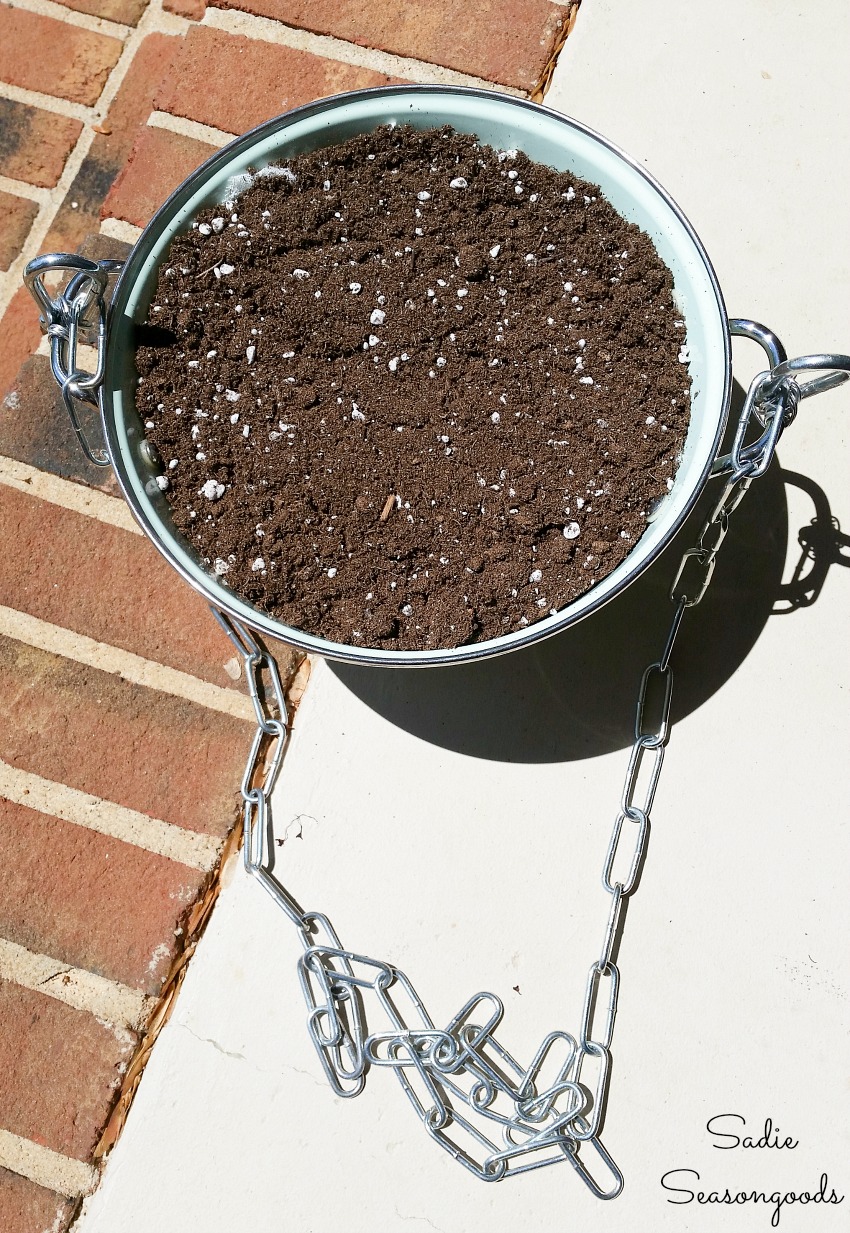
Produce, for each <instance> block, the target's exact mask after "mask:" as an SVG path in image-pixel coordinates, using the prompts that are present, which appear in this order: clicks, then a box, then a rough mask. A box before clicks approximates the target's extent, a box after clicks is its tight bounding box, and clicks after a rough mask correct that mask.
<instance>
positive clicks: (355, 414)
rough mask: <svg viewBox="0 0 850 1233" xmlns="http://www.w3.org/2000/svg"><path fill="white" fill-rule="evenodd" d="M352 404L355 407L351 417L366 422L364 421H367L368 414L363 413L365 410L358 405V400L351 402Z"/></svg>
mask: <svg viewBox="0 0 850 1233" xmlns="http://www.w3.org/2000/svg"><path fill="white" fill-rule="evenodd" d="M351 406H352V407H353V410H352V412H351V418H352V419H353V420H361V421H362V422H364V423H365V421H366V416H365V415H364V414H363V412H362V411H361V410H360V408H359V407H358V405H357V403H356V402H353V403H352V404H351Z"/></svg>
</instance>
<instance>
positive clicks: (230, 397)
mask: <svg viewBox="0 0 850 1233" xmlns="http://www.w3.org/2000/svg"><path fill="white" fill-rule="evenodd" d="M224 397H225V398H226V399H227V401H228V402H238V401H239V399H240V398H241V397H242V395H241V394H237V392H236V390H225V391H224Z"/></svg>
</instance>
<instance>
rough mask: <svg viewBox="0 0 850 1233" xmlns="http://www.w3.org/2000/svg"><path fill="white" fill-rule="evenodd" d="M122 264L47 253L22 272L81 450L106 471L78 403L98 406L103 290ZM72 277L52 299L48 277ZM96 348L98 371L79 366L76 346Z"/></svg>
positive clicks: (103, 457) (103, 335)
mask: <svg viewBox="0 0 850 1233" xmlns="http://www.w3.org/2000/svg"><path fill="white" fill-rule="evenodd" d="M123 265H124V263H123V261H89V259H88V258H87V257H79V256H77V255H76V254H75V253H45V254H44V255H43V256H41V257H36V258H35V260H34V261H30V263H29V264H28V265H27V267H26V269H25V270H24V285H25V286H26V288H27V290H28V291H29V292H30V294H31V295H32V297H33V299H34V300H35V302H36V304H38V306H39V308H40V309H41V313H42V315H41V317H40V325H41V329H42V332H43V333H45V334H46V335H47V337H48V338H49V339H50V366H51V368H52V370H53V376H54V379H55V381H56V384H57V385H58V386H59V389H60V390H61V392H62V401H63V402H64V404H65V410H66V411H67V412H68V418H69V419H70V421H71V427H72V428H73V429H74V432H75V434H76V437H77V440H78V442H79V444H80V448H81V449H82V451H83V453H84V454H85V456H86V458H87V459H88V460H89V462H91V463H94V465H95V466H96V467H108V466H109V463H110V459H109V454H108V453H107V452H106V450H102V449H94V448H93V447H92V446H91V445H90V444H89V442H88V440H87V439H86V434H85V432H84V431H83V427H82V425H81V424H80V421H79V417H78V415H77V404H78V403H87V404H88V405H90V406H93V407H96V406H98V393H99V391H100V387H101V384H102V382H103V376H104V372H105V370H106V334H107V315H108V308H107V304H106V299H105V292H106V287H107V283H108V281H109V277H110V275H113V274H117V273H119V272H120V270H121V269H122V268H123ZM66 273H70V275H71V277H70V279H69V280H68V282H67V283H66V284H65V286H64V287H62V288H61V289H60V290H59V291H58V292H57V294H56V295H55V296H54V297H53V298H51V296H50V292H49V291H48V290H47V287H46V286H45V282H44V280H45V277H47V276H49V275H56V274H66ZM81 344H83V345H87V346H93V347H95V348H96V350H97V360H96V363H95V371H94V372H86V371H85V370H84V369H83V368H81V367H80V366H79V359H78V356H77V347H78V346H80V345H81Z"/></svg>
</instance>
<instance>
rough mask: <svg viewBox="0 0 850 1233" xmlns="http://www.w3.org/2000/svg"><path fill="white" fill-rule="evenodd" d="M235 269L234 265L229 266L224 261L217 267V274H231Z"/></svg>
mask: <svg viewBox="0 0 850 1233" xmlns="http://www.w3.org/2000/svg"><path fill="white" fill-rule="evenodd" d="M235 269H236V266H235V265H229V264H228V263H227V262H226V261H222V263H221V265H220V266H219V267H218V272H219V274H232V273H233V271H234V270H235Z"/></svg>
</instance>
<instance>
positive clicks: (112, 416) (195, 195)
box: [25, 86, 840, 666]
mask: <svg viewBox="0 0 850 1233" xmlns="http://www.w3.org/2000/svg"><path fill="white" fill-rule="evenodd" d="M391 122H395V123H398V124H412V125H413V126H414V127H416V128H433V127H437V126H440V125H445V124H448V125H451V126H452V127H453V128H455V129H457V130H459V131H461V132H465V133H473V134H475V135H476V136H477V137H478V139H479V140H480V141H481V142H482V143H484V144H487V145H491V146H494V147H496V148H497V149H502V150H504V149H511V148H518V149H520V150H523V151H524V152H525V153H526V154H527V155H528V156H529V157H530V158H532V159H534V160H535V161H537V162H541V163H545V164H548V165H549V166H551V167H554V168H556V169H557V170H559V171H565V170H569V171H572V172H574V173H575V174H576V175H577V176H580V177H582V178H584V179H587V180H590V181H591V182H592V183H598V184H599V185H600V186H601V189H602V192H603V193H604V195H605V196H606V197H607V198H608V200H609V201H610V202H611V204H612V205H613V206H614V207H615V208H616V209H617V210H618V211H619V212H620V213H621V214H622V215H623V216H624V217H625V218H626V219H627V220H629V221H630V222H635V223H637V224H638V226H639V227H640V228H641V229H642V230H643V231H645V232H646V233H647V234H648V235H649V236H650V237H651V239H652V241H653V243H654V244H655V246H656V248H657V250H658V252H659V255H660V256H661V258H662V259H663V260H664V261H665V262H666V264H667V265H668V266H669V268H670V270H671V271H672V274H673V280H674V288H675V291H674V294H675V297H676V303H677V306H678V307H679V309H680V311H681V313H682V316H683V318H684V320H685V324H686V330H687V345H688V349H689V352H690V361H689V368H690V375H691V379H692V410H691V421H690V427H689V430H688V434H687V439H686V442H685V446H684V450H683V455H682V459H681V463H680V465H679V468H678V471H677V474H676V478H675V483H674V486H673V489H672V490H671V492H670V493H669V494H668V495H667V496H666V497H665V498H664V499H663V500H662V501H661V503H660V504H659V506H658V508H657V509H656V510H655V511H654V515H653V518H652V521H651V522H650V524H649V525H648V527H647V529H646V531H645V533H644V534H643V535H642V536H641V538H640V540H639V541H638V542H637V543H636V544H635V546H634V548H633V549H632V551H631V552H630V553H629V554H628V556H627V557H626V558H625V559H624V560H623V561H622V562H621V563H620V564H619V565H618V566H617V567H616V568H615V569H614V570H612V571H611V572H610V573H609V574H608V575H607V576H605V577H604V578H602V579H600V580H599V581H598V582H597V583H596V584H595V585H594V586H593V587H591V588H590V589H589V590H588V591H587V592H585V593H584V594H583V595H581V596H579V597H578V598H577V599H575V600H573V601H572V602H571V603H570V604H568V605H567V606H566V607H564V608H562V609H561V610H560V611H559V612H558V613H556V614H555V615H552V616H549V617H547V618H545V619H543V620H541V621H538V622H536V623H534V624H532V625H530V626H528V627H526V628H524V629H519V630H515V631H513V632H511V633H508V634H504V635H501V636H499V637H497V638H492V639H489V640H488V641H484V642H477V643H473V644H471V645H468V646H461V647H455V648H451V649H447V650H441V649H437V650H427V651H388V650H378V649H372V648H368V647H359V646H358V647H355V646H348V645H343V644H340V643H336V642H331V641H329V640H328V639H325V638H320V637H316V636H314V635H313V634H310V633H309V632H306V631H304V630H299V629H293V628H291V627H290V626H288V625H285V624H284V623H283V622H281V621H279V620H276V619H275V618H274V617H272V616H270V615H269V614H268V613H266V612H263V611H262V610H261V609H259V608H256V607H254V606H253V605H251V604H249V603H248V602H247V601H245V600H244V599H242V598H241V597H240V596H239V595H237V594H236V593H234V592H233V591H232V590H231V589H230V588H229V587H228V586H227V585H226V583H225V582H224V580H223V579H222V578H220V577H216V576H214V575H213V574H211V573H210V571H209V569H208V567H206V566H205V565H204V564H203V562H202V561H201V560H200V559H199V558H198V556H197V554H196V553H195V551H194V550H193V549H192V548H191V547H190V545H189V544H187V542H186V541H185V540H184V539H183V537H182V536H181V535H180V533H179V532H178V531H177V530H176V529H175V527H174V524H173V521H172V518H171V514H170V510H169V507H168V503H167V501H166V499H165V497H164V496H163V494H162V493H161V492H160V490H159V488H158V486H157V484H156V476H155V467H154V463H153V454H152V452H151V451H150V450H149V448H148V447H147V443H146V440H145V430H144V426H143V423H142V421H141V419H140V417H139V415H138V413H137V411H136V407H135V399H134V391H135V386H136V380H137V377H136V372H135V367H134V352H135V331H136V327H137V325H138V324H140V323H142V322H143V321H144V320H145V318H146V315H147V311H148V307H149V304H150V302H151V299H152V297H153V294H154V290H155V287H156V280H157V273H158V269H159V265H160V263H161V261H162V260H163V258H164V255H165V254H166V252H167V250H168V247H169V244H170V243H171V240H172V239H173V237H174V236H175V235H177V234H179V233H181V232H183V231H185V230H186V229H187V228H188V227H189V225H190V224H191V222H192V220H193V219H194V217H195V216H196V215H197V213H198V212H199V211H200V210H201V209H202V208H204V207H206V206H209V205H212V204H214V203H219V202H223V201H225V200H227V199H230V198H232V197H233V196H234V195H235V194H236V193H237V192H238V189H239V187H240V185H243V186H244V184H245V182H246V174H247V173H248V172H249V169H251V170H256V169H259V168H261V167H264V166H266V165H267V164H269V163H272V162H275V161H278V160H280V159H287V158H292V157H293V156H294V155H296V154H299V153H301V152H303V151H309V150H314V149H317V148H320V147H322V146H328V145H333V144H337V143H339V142H341V141H344V140H346V139H347V138H349V137H352V136H353V135H355V134H357V133H363V132H369V131H371V130H373V129H375V128H377V127H378V126H380V125H383V124H389V123H391ZM56 270H60V271H65V270H68V271H71V272H72V274H73V276H72V278H71V280H70V282H69V284H68V286H67V287H66V288H65V291H64V293H63V294H61V295H60V296H58V297H57V298H56V299H51V297H50V295H49V293H48V292H47V290H46V289H45V286H44V282H43V278H44V275H45V274H46V273H48V272H50V271H56ZM119 271H120V277H119V278H118V282H117V286H116V287H115V291H114V295H113V297H112V301H111V305H110V307H109V310H108V315H107V313H106V311H105V309H104V292H105V290H106V286H107V278H108V276H109V275H110V274H113V273H118V272H119ZM25 281H26V282H27V285H28V286H29V288H30V290H31V291H32V292H33V294H34V295H35V297H36V299H37V300H38V302H39V305H40V307H41V308H42V311H43V314H44V324H45V328H46V329H47V332H48V334H49V335H50V337H51V344H52V352H51V354H52V362H53V371H54V374H55V376H56V379H57V381H58V382H59V384H60V386H61V388H62V392H63V395H64V399H65V403H66V406H67V408H68V411H69V414H70V415H71V420H72V423H73V424H74V427H75V430H76V431H77V435H78V437H79V439H80V443H81V445H82V446H83V448H84V450H85V452H86V454H87V455H88V457H89V458H90V460H91V461H93V462H96V463H99V464H101V465H109V464H111V465H112V467H113V469H114V471H115V474H116V476H117V478H118V482H119V484H120V485H121V489H122V491H123V493H124V496H125V497H126V500H127V502H128V504H129V506H130V508H131V509H132V511H133V513H134V515H135V516H136V518H137V520H138V522H139V524H140V525H141V527H142V529H143V530H144V532H145V533H146V534H147V535H148V536H149V538H150V539H151V540H152V542H153V543H154V544H155V546H156V547H157V548H158V549H159V551H160V552H161V553H162V554H163V556H165V558H166V559H167V560H168V561H169V562H170V564H171V565H173V566H174V567H175V568H176V569H177V570H178V571H179V572H180V573H181V574H182V575H183V577H184V578H185V579H186V581H187V582H189V583H190V584H191V586H193V587H194V588H195V589H196V590H197V591H199V592H200V593H201V594H202V595H204V596H205V598H206V599H207V600H208V601H209V602H210V603H211V604H213V605H214V606H215V607H216V608H218V609H220V610H222V611H223V612H226V613H227V614H228V615H229V616H230V617H232V618H234V619H236V620H238V621H239V622H241V623H243V624H245V625H248V626H250V627H251V628H253V629H254V630H256V631H257V632H259V633H260V634H263V635H271V636H272V637H275V638H280V639H282V640H283V641H285V642H288V643H291V644H292V645H294V646H297V647H301V648H303V649H304V650H306V651H310V652H313V653H315V654H318V655H322V656H326V657H329V658H333V659H341V660H350V661H354V662H358V663H364V664H376V665H380V664H383V665H388V666H390V665H391V666H415V665H433V664H450V663H461V662H464V661H468V660H474V659H482V658H485V657H487V656H490V655H496V654H500V653H502V652H505V651H510V650H514V649H516V648H519V647H522V646H528V645H529V644H530V643H532V642H536V641H537V640H538V639H541V638H545V637H548V636H549V635H551V634H555V633H558V632H560V631H561V630H563V629H566V628H567V626H569V625H572V624H574V623H575V622H576V621H579V620H582V619H583V618H584V617H586V616H588V615H589V614H590V613H591V612H593V611H595V610H596V609H597V608H599V607H600V606H601V605H602V604H604V603H606V602H607V601H608V600H610V599H612V598H613V597H614V596H615V595H617V594H619V592H620V591H622V590H623V589H624V588H625V587H626V586H628V585H629V583H630V582H632V581H633V580H634V579H635V578H637V577H638V575H639V574H641V573H642V572H643V570H644V569H646V567H647V566H648V565H649V564H650V563H651V562H652V561H653V560H654V559H655V558H656V557H657V556H658V555H659V553H660V552H661V551H662V550H663V548H664V547H665V545H666V544H667V543H669V541H670V539H671V538H672V537H673V535H674V534H675V533H676V531H677V530H678V528H679V527H680V526H681V525H682V523H683V521H684V520H685V518H686V517H687V515H688V513H689V512H690V510H691V509H692V507H693V505H694V502H695V501H696V499H697V497H698V496H699V494H700V492H701V490H702V488H703V486H704V484H705V482H706V480H707V478H708V477H709V476H710V475H711V474H713V473H719V472H722V471H724V470H728V468H729V465H730V459H729V458H726V459H721V458H719V457H718V450H719V448H720V442H721V439H722V437H723V433H724V430H725V427H726V419H727V414H728V407H729V396H730V389H731V382H732V371H731V349H730V333H741V334H747V335H748V336H750V337H752V338H754V339H756V340H757V341H758V342H759V343H760V344H761V345H762V347H763V348H764V349H765V351H766V353H767V356H768V359H769V361H770V367H771V369H773V368H774V367H775V366H776V365H778V364H780V363H781V362H782V361H784V360H785V353H784V351H783V349H782V346H781V344H780V343H779V341H778V340H777V339H776V338H775V336H774V335H772V334H771V333H770V331H768V330H766V329H764V328H763V327H760V326H758V325H756V324H755V323H754V322H746V321H728V320H727V317H726V310H725V308H724V304H723V298H722V295H721V292H720V287H719V286H718V282H717V278H716V276H715V274H714V270H713V269H712V267H711V263H710V261H709V259H708V256H707V254H706V252H705V250H704V249H703V247H702V244H701V243H700V241H699V238H698V237H697V235H696V233H695V231H694V230H693V228H692V227H691V225H690V223H689V222H688V221H687V219H686V218H685V216H684V215H683V214H682V212H681V210H680V209H679V208H678V207H677V206H676V204H675V203H674V202H673V201H672V199H671V198H670V196H669V195H668V194H667V193H666V192H665V191H664V189H663V188H662V187H661V186H660V185H659V184H658V183H657V182H656V181H655V180H654V179H653V178H652V176H651V175H649V173H648V172H647V171H645V170H644V168H643V167H641V166H639V165H638V164H637V163H636V162H635V161H634V160H633V159H631V158H629V157H628V156H627V155H626V154H624V153H623V152H622V151H620V150H618V149H617V148H616V147H615V146H613V145H612V144H611V143H610V142H609V141H607V140H605V139H604V138H602V137H600V136H598V135H597V134H595V133H593V132H591V131H590V130H589V129H587V128H585V127H584V125H581V124H579V123H577V122H576V121H575V120H571V119H568V118H566V117H564V116H561V115H558V114H557V113H555V112H553V111H550V110H548V109H547V108H544V107H541V106H539V105H538V104H535V103H529V102H526V101H524V100H522V99H517V98H513V97H509V96H506V95H502V94H496V93H491V92H488V91H484V90H476V89H467V88H463V87H443V86H389V87H383V88H380V89H375V90H363V91H357V92H355V93H352V94H343V95H338V96H336V97H334V98H328V99H323V100H321V101H320V102H316V103H311V104H309V105H308V106H306V107H301V108H299V109H297V110H296V111H292V112H289V113H288V114H286V115H284V116H280V117H278V118H277V119H274V120H270V121H268V122H267V123H265V124H262V125H260V126H259V127H258V128H255V129H253V130H252V131H251V132H249V133H246V134H245V135H244V136H242V137H239V138H237V139H236V140H235V141H233V142H231V144H230V145H228V146H226V147H225V148H224V149H222V150H220V151H219V152H218V153H216V154H214V155H213V156H212V157H211V158H210V159H208V160H207V162H206V163H204V164H203V165H202V166H201V167H199V168H198V169H197V171H195V172H193V173H192V175H190V176H189V177H188V178H187V179H186V180H185V181H184V182H183V183H182V184H181V185H180V187H179V188H178V189H177V190H176V191H175V192H174V193H173V194H172V195H171V197H170V198H169V199H168V200H167V201H166V202H165V204H164V205H163V206H162V207H161V209H160V210H158V211H157V213H156V214H155V215H154V217H153V219H152V220H151V221H150V223H149V224H148V226H147V227H146V228H145V230H144V231H143V233H142V235H141V237H140V239H139V240H138V242H137V244H136V245H135V247H134V249H133V251H132V252H131V254H130V256H129V258H128V259H127V261H126V263H125V264H124V265H123V268H122V267H121V265H120V263H116V262H108V261H105V262H99V263H95V262H91V261H87V260H85V259H84V258H80V257H74V256H69V255H66V254H61V253H60V254H52V255H49V256H45V257H39V258H37V259H36V260H35V261H33V262H31V263H30V265H29V266H28V268H27V271H26V274H25ZM80 341H83V342H94V343H96V344H97V347H98V367H97V371H96V372H95V373H92V374H85V373H82V372H81V371H79V369H78V367H77V357H76V346H77V343H78V342H80ZM816 358H817V359H819V360H825V361H831V360H832V359H834V358H835V357H816ZM839 358H840V357H839ZM810 384H811V383H810ZM80 399H82V400H85V401H88V402H91V403H97V402H98V401H99V405H100V409H101V413H102V420H103V431H104V437H105V441H106V446H107V451H108V452H107V453H106V454H103V453H102V452H98V451H96V450H93V449H92V448H91V447H90V446H89V445H88V443H87V442H86V440H85V438H84V435H83V433H82V431H81V429H80V427H79V424H78V422H77V417H76V408H75V403H76V401H78V400H80ZM788 412H789V405H788V399H787V397H786V396H785V394H784V393H783V392H780V394H779V396H778V397H777V398H775V399H774V406H773V408H772V411H771V414H772V428H771V427H770V426H768V427H766V428H765V432H764V433H763V434H762V440H761V443H760V445H758V444H757V445H756V447H755V448H753V447H747V448H749V450H750V453H751V456H752V457H757V456H758V457H760V456H761V454H762V452H763V446H764V444H765V442H766V440H767V438H768V437H771V438H772V441H773V444H775V440H776V438H777V437H778V435H779V432H781V430H782V427H784V424H785V422H786V421H787V420H788V419H789V418H790V417H789V413H788ZM766 418H767V417H766V416H765V415H764V413H763V414H762V419H763V420H766ZM744 448H745V447H744V443H743V435H742V440H741V442H740V445H739V453H740V451H741V450H743V449H744ZM771 452H772V451H771ZM738 461H740V459H738Z"/></svg>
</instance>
